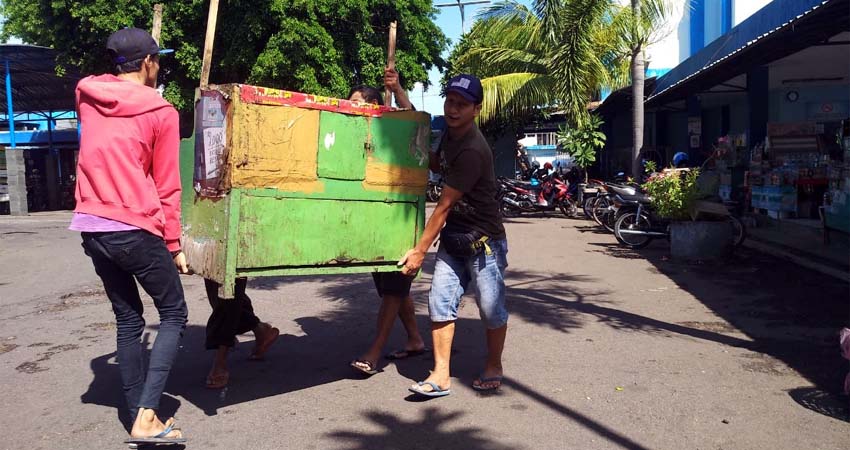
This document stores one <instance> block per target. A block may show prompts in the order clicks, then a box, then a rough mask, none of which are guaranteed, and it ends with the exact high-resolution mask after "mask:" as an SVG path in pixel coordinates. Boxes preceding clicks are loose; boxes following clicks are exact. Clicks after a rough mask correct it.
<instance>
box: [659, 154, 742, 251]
mask: <svg viewBox="0 0 850 450" xmlns="http://www.w3.org/2000/svg"><path fill="white" fill-rule="evenodd" d="M699 172H700V171H699V169H666V170H663V171H662V172H658V173H653V174H652V175H650V176H649V178H648V179H647V181H646V182H645V183H644V184H643V189H644V190H645V191H646V193H647V195H649V197H650V198H651V200H652V207H653V208H654V209H655V213H656V214H657V215H658V216H659V217H662V218H665V219H668V220H670V255H671V256H672V257H673V258H676V259H686V260H706V259H717V258H721V257H723V256H726V255H728V254H729V252H730V251H731V249H732V228H731V227H730V226H729V223H728V222H727V221H726V220H720V221H712V220H696V219H697V218H701V217H702V216H703V215H701V214H699V212H701V211H699V210H700V208H698V207H697V205H698V204H699V202H698V197H699V195H700V192H699V186H698V183H697V179H698V178H699ZM719 207H721V208H722V205H719ZM708 217H711V216H710V215H709V216H708ZM718 217H721V215H718Z"/></svg>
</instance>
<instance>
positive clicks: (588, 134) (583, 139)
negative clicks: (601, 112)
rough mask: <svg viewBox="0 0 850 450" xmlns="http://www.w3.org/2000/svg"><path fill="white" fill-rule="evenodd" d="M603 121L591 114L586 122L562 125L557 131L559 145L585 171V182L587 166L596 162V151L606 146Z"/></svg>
mask: <svg viewBox="0 0 850 450" xmlns="http://www.w3.org/2000/svg"><path fill="white" fill-rule="evenodd" d="M603 123H604V122H603V121H602V119H601V118H599V116H596V115H591V116H590V118H589V119H588V120H587V122H586V123H585V124H583V125H581V126H579V127H577V128H569V127H567V126H562V127H561V128H560V129H559V130H558V133H557V139H558V145H560V146H561V149H563V152H565V153H567V154H568V155H570V158H572V160H573V163H574V164H575V165H576V166H577V167H578V168H580V169H581V170H582V171H583V172H584V183H585V184H587V168H588V167H590V166H591V165H593V163H595V162H596V152H597V151H598V150H599V149H601V148H602V147H604V146H605V133H603V132H601V131H599V128H600V127H602V124H603ZM579 187H581V186H579Z"/></svg>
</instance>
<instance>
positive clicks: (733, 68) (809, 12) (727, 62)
mask: <svg viewBox="0 0 850 450" xmlns="http://www.w3.org/2000/svg"><path fill="white" fill-rule="evenodd" d="M848 11H850V0H774V1H773V2H771V3H769V4H767V5H766V6H765V7H764V8H762V9H760V10H759V11H757V12H756V13H755V14H753V15H752V16H750V17H749V18H748V19H747V20H745V21H743V22H741V23H740V24H738V26H736V27H735V28H732V29H731V30H729V32H728V33H726V34H724V35H722V36H720V37H719V38H717V39H716V40H715V41H714V42H712V43H711V44H709V45H708V46H706V47H705V48H703V49H702V50H700V51H699V52H698V53H697V54H695V55H693V56H691V57H690V58H688V59H686V60H685V61H683V62H682V63H681V64H679V65H678V66H676V67H675V68H674V69H673V70H671V71H670V72H668V73H667V74H666V75H664V76H663V77H661V78H659V79H658V82H657V84H656V88H655V91H654V92H653V94H652V95H651V96H650V97H649V98H648V99H647V102H656V103H657V102H659V100H662V97H673V95H670V94H674V93H676V91H677V90H680V88H682V87H684V86H686V85H688V84H690V83H691V82H695V81H696V80H699V79H704V78H706V77H707V75H709V74H711V75H712V79H711V80H707V81H708V82H707V83H704V84H707V85H708V86H707V87H711V86H712V85H714V84H717V83H722V82H723V81H725V80H727V79H729V78H732V77H734V76H736V75H739V74H741V73H746V71H747V70H748V69H749V68H752V67H755V66H758V65H762V64H766V63H769V62H771V61H774V60H776V59H780V58H782V57H784V56H787V55H790V54H793V53H796V52H797V51H799V50H801V49H803V48H806V47H808V46H811V45H814V44H816V43H818V42H822V41H825V40H826V39H828V38H829V37H831V36H832V35H834V34H837V33H839V32H841V31H846V30H848V29H850V21H848V17H850V14H848ZM700 87H701V88H705V87H706V86H700ZM688 90H689V91H694V89H688ZM696 92H699V89H698V90H696ZM696 92H688V93H691V94H693V93H696ZM688 93H681V92H680V93H678V95H676V97H683V96H685V95H687V94H688ZM674 99H677V98H671V99H670V100H674Z"/></svg>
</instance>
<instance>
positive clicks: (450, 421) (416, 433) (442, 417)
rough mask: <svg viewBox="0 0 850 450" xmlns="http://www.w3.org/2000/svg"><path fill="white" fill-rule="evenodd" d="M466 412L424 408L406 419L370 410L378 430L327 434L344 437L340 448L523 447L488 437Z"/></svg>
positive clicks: (496, 449) (484, 449)
mask: <svg viewBox="0 0 850 450" xmlns="http://www.w3.org/2000/svg"><path fill="white" fill-rule="evenodd" d="M463 415H464V414H463V413H460V412H443V411H441V410H440V409H439V408H437V407H428V408H426V409H424V410H423V411H422V416H421V418H420V419H417V420H413V421H405V420H404V419H401V418H399V417H395V416H393V415H392V414H389V413H386V412H382V411H374V410H373V411H369V412H366V413H365V416H366V418H367V419H368V420H369V421H370V422H371V424H372V425H374V426H377V427H380V430H379V431H375V432H370V431H362V430H355V429H349V430H346V429H341V430H338V431H334V432H332V433H329V434H328V436H329V437H331V438H334V439H335V440H339V441H341V447H339V448H340V449H341V450H374V449H379V448H384V449H401V448H404V449H412V450H415V449H429V450H430V449H480V450H503V449H504V450H508V449H518V448H521V447H516V446H508V445H504V444H500V443H498V442H496V441H494V440H491V439H489V436H488V434H489V431H488V430H485V429H482V428H477V427H464V426H463V425H462V424H463Z"/></svg>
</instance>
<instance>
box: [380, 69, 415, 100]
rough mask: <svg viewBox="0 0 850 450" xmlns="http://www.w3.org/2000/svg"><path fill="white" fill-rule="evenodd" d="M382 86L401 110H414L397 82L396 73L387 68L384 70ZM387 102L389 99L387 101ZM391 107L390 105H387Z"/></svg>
mask: <svg viewBox="0 0 850 450" xmlns="http://www.w3.org/2000/svg"><path fill="white" fill-rule="evenodd" d="M384 86H385V87H386V88H387V89H389V90H390V92H392V93H393V94H394V95H395V102H396V104H397V105H398V107H399V108H402V109H416V108H414V107H413V103H410V99H409V98H408V97H407V92H406V91H405V90H404V88H403V87H401V84H400V83H399V80H398V72H397V71H396V70H395V69H391V68H389V67H386V68H384ZM387 101H389V99H387ZM387 106H392V105H387Z"/></svg>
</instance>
